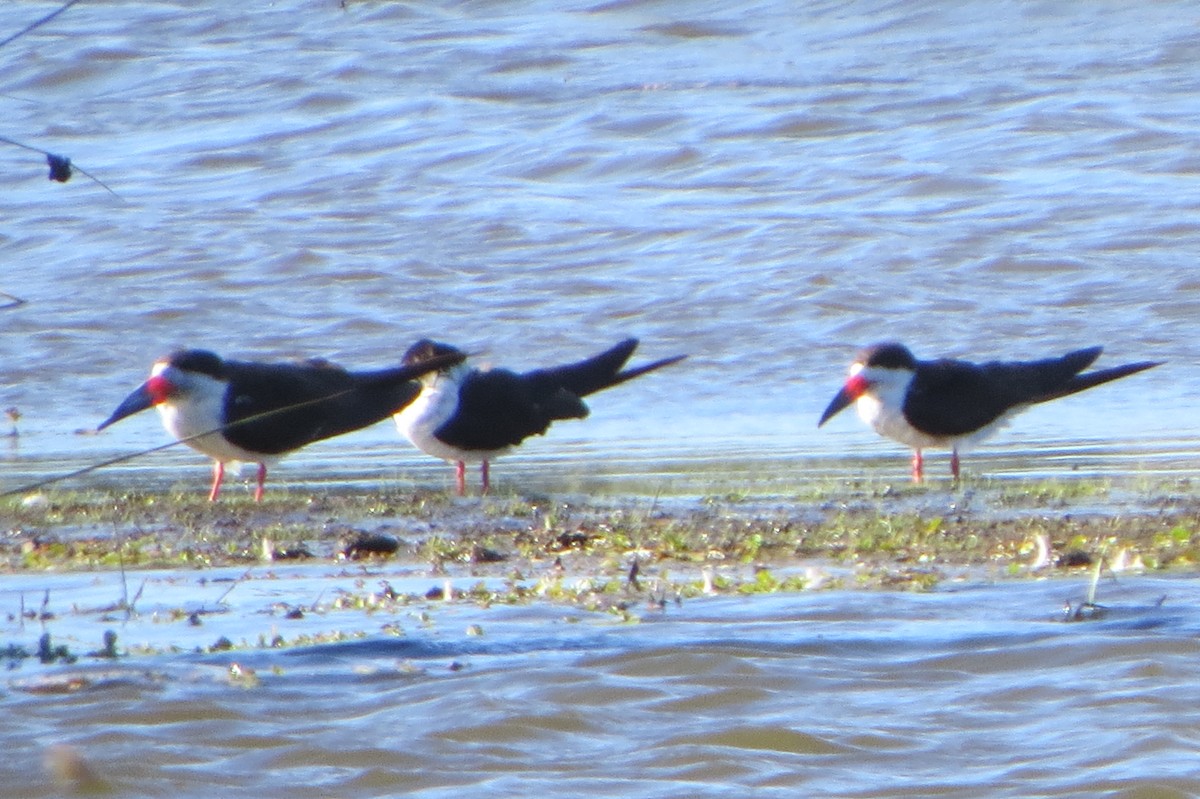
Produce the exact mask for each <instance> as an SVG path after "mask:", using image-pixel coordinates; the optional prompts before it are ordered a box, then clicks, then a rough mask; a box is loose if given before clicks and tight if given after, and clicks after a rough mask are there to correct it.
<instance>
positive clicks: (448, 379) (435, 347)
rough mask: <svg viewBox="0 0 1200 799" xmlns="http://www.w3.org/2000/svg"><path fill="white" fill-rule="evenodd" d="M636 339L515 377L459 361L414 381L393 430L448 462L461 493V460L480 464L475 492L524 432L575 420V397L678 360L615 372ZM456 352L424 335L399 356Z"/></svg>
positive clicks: (581, 412) (579, 403)
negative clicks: (416, 392) (413, 392)
mask: <svg viewBox="0 0 1200 799" xmlns="http://www.w3.org/2000/svg"><path fill="white" fill-rule="evenodd" d="M637 345H638V341H637V339H634V338H631V339H626V340H625V341H622V342H621V343H620V344H617V345H616V346H615V347H613V348H611V349H609V350H606V351H605V352H602V353H600V354H599V355H596V356H594V357H592V358H588V359H587V360H583V361H579V362H578V363H572V364H567V365H566V366H557V367H553V368H549V369H536V370H534V371H532V372H525V373H523V374H518V373H516V372H511V371H509V370H507V369H490V370H486V371H483V370H479V369H475V368H473V367H471V366H469V365H468V364H466V363H459V364H456V365H454V366H450V367H446V368H443V369H441V370H439V371H437V372H430V373H428V374H426V375H425V376H424V377H422V378H421V386H422V387H421V394H420V396H418V397H417V398H416V399H415V400H414V401H413V402H411V403H409V404H408V405H407V406H405V408H404V409H403V410H402V411H400V412H399V413H398V414H396V427H397V428H399V430H400V432H401V433H402V434H403V435H405V436H407V437H408V439H409V441H411V442H412V443H413V444H414V445H415V446H416V447H417V448H418V449H420V450H421V451H422V452H424V453H426V454H427V455H432V456H433V457H435V458H441V459H442V460H446V461H452V462H453V463H454V464H455V484H456V488H457V491H458V493H459V494H460V495H462V494H464V493H466V479H467V478H466V465H467V464H468V463H478V464H480V471H481V474H482V478H483V491H484V493H486V492H487V491H488V489H489V487H490V481H489V476H488V463H489V461H491V460H492V459H493V458H495V457H497V456H499V455H503V454H505V453H507V452H511V451H512V450H513V449H514V448H515V447H516V446H517V445H519V444H520V443H521V442H522V441H524V440H525V439H526V438H528V437H529V436H534V435H541V434H543V433H545V432H546V430H547V429H548V428H549V427H550V424H551V422H554V421H557V420H559V419H583V418H584V417H586V416H587V415H588V407H587V405H585V404H584V402H583V398H584V397H586V396H588V395H589V394H594V393H595V392H597V391H600V390H602V389H606V388H610V387H612V386H615V385H618V384H619V383H624V382H625V381H627V380H632V379H633V378H635V377H640V376H641V375H644V374H646V373H647V372H652V371H654V370H656V369H661V368H662V367H664V366H669V365H671V364H673V363H677V362H679V361H681V360H683V359H684V358H685V357H687V356H685V355H676V356H674V357H672V358H664V359H662V360H660V361H654V362H653V363H648V364H645V365H644V366H638V367H635V368H632V369H623V367H624V366H625V362H626V361H628V360H629V358H630V356H631V355H633V351H634V350H635V349H636V348H637ZM454 353H458V354H460V355H461V352H459V350H457V349H455V348H454V347H451V346H449V345H447V344H439V343H437V342H434V341H430V340H428V339H423V340H421V341H418V342H417V343H416V344H414V345H413V346H412V347H410V348H409V350H408V352H406V353H405V355H404V362H405V363H424V362H427V361H428V360H429V359H430V358H432V357H435V356H447V355H451V354H454Z"/></svg>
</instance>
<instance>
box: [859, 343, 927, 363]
mask: <svg viewBox="0 0 1200 799" xmlns="http://www.w3.org/2000/svg"><path fill="white" fill-rule="evenodd" d="M854 362H855V363H859V364H862V365H863V366H876V367H879V368H880V369H916V368H917V359H916V358H914V357H913V354H912V353H911V352H910V351H909V349H908V347H906V346H904V345H903V344H897V343H896V342H894V341H885V342H882V343H880V344H872V345H871V346H869V347H865V348H864V349H862V350H860V351H859V353H858V355H857V356H855V358H854Z"/></svg>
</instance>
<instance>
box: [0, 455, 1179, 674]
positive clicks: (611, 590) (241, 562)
mask: <svg viewBox="0 0 1200 799" xmlns="http://www.w3.org/2000/svg"><path fill="white" fill-rule="evenodd" d="M0 523H2V528H0V529H3V530H4V531H5V535H4V537H3V539H2V540H0V570H3V571H4V572H5V573H6V574H8V575H10V577H9V581H10V583H11V584H13V585H10V586H8V588H9V590H8V591H7V592H6V602H7V605H8V606H6V607H0V614H6V615H7V618H8V622H9V629H10V634H16V633H13V632H12V631H13V630H19V631H21V634H22V635H25V636H28V635H29V634H31V633H32V632H33V631H34V629H37V630H41V631H43V632H42V633H41V634H43V635H46V634H49V633H48V631H50V630H52V629H53V631H54V633H53V634H54V635H55V639H54V640H55V641H56V642H58V641H59V639H60V638H61V639H62V642H61V643H56V644H55V648H53V649H51V648H50V644H49V643H48V641H47V643H46V645H45V646H43V645H42V644H41V642H38V643H37V645H35V643H34V640H32V639H31V640H26V639H25V638H24V637H22V638H19V639H18V640H16V641H13V642H11V643H9V644H8V649H7V658H8V660H9V662H10V664H11V663H13V662H17V661H19V660H21V659H24V658H27V659H30V660H37V659H39V658H40V660H41V662H43V663H46V662H71V659H73V658H75V657H77V656H83V657H91V658H100V657H108V658H111V657H113V655H114V653H116V652H119V653H120V654H121V655H122V656H125V655H154V654H163V653H170V652H183V651H190V652H200V653H204V652H208V653H222V652H227V651H231V650H232V651H236V650H247V649H250V650H253V649H277V648H281V647H300V646H309V645H315V644H321V643H334V642H339V641H348V640H355V639H357V638H361V637H365V636H370V635H378V634H383V635H403V634H404V625H405V624H406V623H407V624H416V625H426V624H432V623H433V618H434V616H436V615H437V614H443V613H445V612H446V610H447V609H448V608H454V607H465V606H470V607H474V608H480V609H486V608H490V607H493V606H498V605H499V606H516V605H529V606H543V607H550V608H561V609H562V612H563V613H566V614H577V613H578V614H599V617H600V618H607V619H609V620H611V621H612V622H614V623H618V624H622V623H630V622H636V621H638V620H639V618H640V617H641V615H643V614H647V613H653V612H656V611H661V610H664V609H665V608H667V607H668V606H669V605H671V604H673V603H676V602H683V601H689V600H691V599H693V598H697V597H704V596H719V595H722V594H724V595H738V596H752V595H755V594H779V593H781V592H788V591H801V590H807V591H811V590H819V589H831V588H837V589H882V590H917V591H925V590H932V589H936V588H937V587H938V586H940V585H943V584H948V583H954V584H957V583H960V582H969V581H972V580H981V579H987V580H995V579H1016V578H1022V577H1030V576H1036V577H1045V576H1053V575H1064V576H1067V575H1070V576H1073V577H1075V578H1076V579H1077V580H1080V581H1083V580H1086V579H1087V578H1088V575H1090V574H1094V573H1096V571H1097V569H1098V568H1099V567H1103V568H1104V569H1105V570H1106V571H1112V572H1114V573H1116V572H1119V571H1122V570H1133V569H1139V570H1151V569H1158V570H1165V569H1176V570H1182V569H1186V568H1188V567H1190V566H1192V565H1193V564H1194V563H1195V562H1196V561H1197V560H1198V559H1200V503H1198V502H1197V501H1196V500H1195V499H1194V498H1193V496H1192V493H1191V486H1190V484H1189V483H1187V482H1183V481H1159V482H1154V481H1150V480H1146V479H1144V478H1130V479H1129V480H1117V479H1105V480H1067V481H1016V480H1005V481H974V482H966V483H964V484H963V485H960V486H949V485H948V484H943V485H939V484H936V483H935V484H931V485H928V486H912V485H909V484H907V483H905V484H898V485H893V484H889V483H885V482H870V481H854V482H836V481H828V482H826V483H824V484H805V485H802V486H798V487H796V488H795V489H794V490H793V491H792V492H791V493H790V494H788V495H772V496H729V495H723V496H720V497H706V498H699V499H692V498H676V497H657V498H656V497H647V496H625V497H620V498H614V497H599V498H596V497H589V498H579V497H565V496H559V497H554V498H548V497H530V496H522V495H518V494H501V495H497V496H489V497H483V498H479V497H470V498H465V499H464V498H458V497H453V496H450V495H448V494H446V493H444V492H415V493H409V492H402V491H390V492H388V491H385V492H380V493H362V492H354V491H321V492H313V493H299V492H276V493H275V494H273V495H270V494H269V495H268V497H267V498H266V500H265V501H264V502H262V503H254V502H252V501H250V500H249V499H248V498H243V497H238V496H237V495H231V496H230V497H229V498H227V499H224V500H222V501H221V502H217V503H210V502H208V501H207V500H206V499H204V498H202V497H198V496H196V495H194V494H177V493H130V492H123V493H110V492H105V491H88V492H72V493H67V492H62V493H59V492H53V493H45V494H37V495H33V496H31V497H26V498H23V499H21V500H12V501H7V502H5V503H3V504H0ZM87 575H92V578H90V579H93V580H95V581H101V582H103V583H104V592H106V593H101V594H99V595H98V596H99V597H100V599H96V598H94V596H93V595H94V594H95V591H94V590H92V592H91V593H88V591H83V593H82V595H83V596H85V597H88V598H87V599H86V600H81V599H79V598H78V597H79V596H80V595H81V594H78V593H72V589H70V588H69V587H68V586H66V585H65V584H64V580H65V579H66V578H70V577H72V576H87ZM43 582H44V583H45V585H47V586H53V588H51V587H45V588H44V589H43V588H42V587H41V586H42V584H43ZM14 585H15V586H16V587H14ZM29 586H36V587H35V588H30V587H29ZM252 589H253V590H258V591H260V592H263V593H264V595H265V594H269V595H270V596H271V597H272V598H271V599H270V600H269V601H266V602H265V605H264V604H262V601H261V600H255V602H259V603H260V604H257V605H251V606H246V605H239V604H238V603H237V602H236V601H230V600H229V595H230V592H241V593H244V592H247V591H251V590H252ZM43 590H44V592H45V593H44V596H43V594H42V593H41V591H43ZM74 590H76V591H78V586H76V589H74ZM280 597H281V598H280ZM234 599H236V596H235V597H234ZM264 616H265V617H266V621H265V622H264V621H263V617H264ZM230 617H237V618H230ZM406 620H407V621H406ZM263 624H266V625H267V626H266V627H263V626H262V625H263ZM56 625H59V626H56ZM113 625H125V626H121V630H122V632H121V641H120V643H119V644H115V645H114V644H112V643H111V642H110V643H109V644H108V645H107V646H103V645H102V639H103V638H104V637H105V636H107V635H108V632H109V628H110V626H113ZM129 625H131V626H129ZM139 625H140V626H139ZM147 625H149V627H156V628H158V629H155V630H152V631H151V632H150V633H145V630H147V629H148V627H147ZM250 629H256V630H257V632H253V633H249V632H244V631H245V630H250ZM138 630H141V631H142V632H141V633H139V632H138ZM481 631H482V630H481ZM137 635H145V636H147V637H145V638H144V640H139V639H138V638H137V637H136V636H137ZM127 639H128V640H127ZM47 652H51V653H53V654H54V657H53V658H50V660H49V661H48V660H47V659H46V657H44V655H45V654H46V653H47ZM3 653H4V652H3V650H0V654H3ZM97 653H100V654H97ZM35 654H36V655H37V657H35Z"/></svg>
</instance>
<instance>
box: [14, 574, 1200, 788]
mask: <svg viewBox="0 0 1200 799" xmlns="http://www.w3.org/2000/svg"><path fill="white" fill-rule="evenodd" d="M240 576H241V575H240V573H234V572H228V573H210V574H208V575H206V578H207V580H208V582H207V584H206V585H200V584H198V582H197V581H196V578H195V575H186V576H184V575H178V574H174V575H165V574H149V575H146V578H147V584H146V585H145V586H143V588H144V592H143V595H142V598H141V600H139V604H141V605H143V607H142V609H141V614H142V615H141V617H140V618H138V619H136V620H131V621H122V620H120V619H113V618H109V619H107V620H102V619H101V618H100V616H99V614H93V616H92V618H91V619H90V621H89V622H87V623H84V622H83V621H82V620H81V618H80V617H79V616H76V617H75V619H74V621H68V622H66V624H68V625H69V628H73V629H74V630H75V632H77V633H78V632H84V630H86V631H87V632H86V634H88V635H95V636H96V637H97V639H98V638H99V631H100V630H102V629H106V628H111V629H114V630H119V631H120V635H121V636H122V640H123V641H125V642H127V643H130V644H132V643H133V642H135V641H139V640H140V641H142V642H143V643H145V644H149V645H153V646H158V647H161V646H164V645H168V642H173V643H174V645H176V646H178V647H179V648H180V649H181V650H183V651H181V652H178V653H176V654H167V655H155V656H150V655H143V656H139V657H132V658H127V659H124V660H122V661H119V662H117V663H115V664H113V665H111V666H109V665H104V664H97V663H95V662H93V663H92V664H90V665H88V666H86V667H80V666H74V667H66V666H58V667H53V668H42V667H30V666H26V667H23V668H22V669H20V670H18V671H17V672H15V673H13V674H11V675H10V678H9V681H8V685H7V687H6V688H5V691H4V695H3V698H2V699H0V707H2V708H3V711H4V716H5V718H6V722H5V725H4V731H5V732H4V735H3V737H4V743H5V747H6V750H7V755H6V757H5V758H4V763H3V765H0V774H2V775H3V778H4V786H5V787H4V794H5V795H7V796H26V797H35V796H57V795H61V794H60V793H59V792H60V791H62V790H64V789H67V790H71V789H78V788H79V787H81V786H80V784H79V778H78V774H79V767H78V766H77V767H76V770H75V771H72V772H69V774H68V775H67V776H66V777H64V776H63V775H62V774H60V773H58V772H57V771H55V770H54V769H52V770H50V771H49V772H47V771H45V770H44V769H43V767H42V765H41V764H42V761H43V759H44V758H45V757H46V756H47V754H48V753H49V755H50V760H51V762H52V763H56V764H58V766H57V767H58V768H61V761H62V760H64V759H65V758H66V756H65V755H64V754H63V752H62V747H69V749H68V751H69V752H70V753H71V754H72V755H73V756H74V757H75V758H79V759H82V761H84V762H85V763H86V764H87V767H88V769H89V772H88V773H89V774H90V777H89V778H88V780H86V781H85V784H84V787H88V786H90V787H95V785H96V784H99V785H102V786H104V787H106V788H108V789H110V790H111V791H112V792H113V793H114V794H115V795H129V796H211V795H212V794H213V793H214V792H217V793H221V794H222V795H228V796H253V795H262V794H264V793H265V794H268V795H274V794H278V793H280V792H282V791H286V792H287V793H288V794H289V795H297V796H313V797H318V796H347V797H352V796H353V797H357V796H362V797H366V796H395V795H412V796H430V797H434V796H439V797H440V796H451V795H463V794H464V793H465V794H468V795H474V794H478V793H483V792H487V793H489V794H492V795H499V796H528V795H530V793H539V792H556V793H559V794H562V795H570V796H613V795H620V796H630V797H666V796H735V795H746V794H748V793H751V792H752V793H754V794H755V795H759V794H761V795H768V796H775V795H778V796H785V795H786V796H794V795H796V793H797V791H799V792H801V793H803V794H805V795H821V796H864V797H865V796H929V795H933V794H936V795H941V796H954V797H971V796H981V795H986V796H1014V797H1016V796H1021V797H1028V796H1099V795H1111V796H1128V797H1133V796H1147V797H1148V796H1154V797H1172V796H1194V795H1197V793H1200V773H1198V771H1197V768H1198V766H1200V759H1198V758H1197V755H1196V748H1197V729H1198V728H1200V716H1198V713H1200V711H1197V710H1196V708H1197V707H1198V706H1200V695H1198V694H1197V690H1198V689H1197V688H1196V683H1197V680H1196V660H1197V656H1198V655H1200V644H1198V643H1197V632H1198V631H1200V613H1198V612H1197V608H1198V607H1200V592H1198V591H1197V589H1196V587H1195V585H1193V584H1192V581H1190V580H1168V579H1157V580H1155V579H1137V578H1134V579H1129V580H1123V581H1122V582H1120V583H1115V584H1114V583H1110V582H1106V583H1103V584H1102V585H1101V588H1100V594H1101V598H1102V599H1106V600H1107V601H1108V603H1109V611H1108V614H1107V615H1106V616H1105V617H1103V618H1100V619H1097V620H1093V621H1088V622H1077V623H1067V622H1065V621H1063V613H1062V608H1063V607H1064V605H1066V604H1072V605H1077V604H1078V603H1079V602H1080V601H1082V600H1083V598H1084V590H1085V588H1084V585H1083V583H1084V582H1085V581H1084V580H1080V581H1079V582H1074V581H1049V582H1018V583H1008V584H987V583H981V582H979V581H964V582H963V583H960V584H956V585H954V584H952V585H953V587H951V588H948V589H946V590H942V591H939V592H937V593H934V594H881V593H853V592H852V593H841V592H812V593H805V594H791V595H777V596H770V597H764V596H758V597H753V598H748V599H741V598H712V599H696V600H686V601H684V602H682V603H681V604H676V603H674V602H668V603H667V605H666V607H665V609H662V610H656V609H647V608H645V607H642V608H640V609H638V610H637V611H636V612H635V613H633V614H632V618H633V619H634V621H632V622H631V621H626V620H622V619H618V618H617V617H615V616H614V615H613V614H609V613H589V612H586V611H580V610H575V609H562V608H554V607H550V606H539V605H535V606H532V607H529V606H524V607H505V606H494V607H492V608H490V609H481V608H479V607H478V606H476V605H475V604H474V603H471V602H464V601H461V600H457V599H451V600H450V601H449V602H446V601H440V600H438V601H428V602H419V603H416V604H412V605H408V606H405V607H401V608H394V607H393V608H388V609H386V610H383V609H380V610H378V611H376V612H375V613H374V614H373V615H367V614H366V613H365V612H364V611H363V610H346V609H344V610H340V611H339V610H332V609H328V608H330V607H331V606H332V603H331V602H330V601H329V600H330V599H331V598H332V597H333V596H334V595H336V593H337V592H338V591H339V590H340V591H343V592H345V593H346V594H358V595H362V594H363V593H371V592H374V593H375V594H376V595H377V596H378V595H379V588H378V581H379V580H380V579H385V578H386V579H388V581H389V583H390V584H391V585H392V586H393V588H395V589H396V590H404V589H405V588H407V587H410V581H411V582H412V584H414V585H421V586H429V585H434V586H438V587H444V586H445V583H444V582H443V580H441V579H434V578H431V577H427V578H415V577H412V576H411V575H409V576H406V575H404V574H402V573H386V572H385V573H383V574H375V575H372V576H371V577H370V578H369V579H368V580H367V582H368V583H369V584H370V586H369V587H368V588H367V589H365V591H364V588H363V585H362V577H361V576H358V577H357V578H356V577H355V576H343V577H337V576H323V577H320V578H317V577H314V576H313V575H312V573H311V572H309V573H307V574H303V575H302V574H300V573H298V572H291V573H289V571H288V570H287V569H283V570H281V571H280V572H279V573H278V574H276V575H275V576H274V578H273V579H261V580H249V581H244V582H242V583H239V584H237V585H236V587H235V588H234V589H233V590H229V589H230V583H229V582H227V580H228V579H233V578H236V577H240ZM222 578H225V579H222ZM40 579H41V580H42V581H43V582H44V578H40ZM88 580H89V581H90V580H91V578H88ZM65 582H66V581H65V580H64V581H62V583H63V584H61V585H60V586H59V587H61V588H64V589H65V588H66V587H67V586H66V585H65ZM97 582H99V583H105V585H103V586H101V585H96V586H94V587H92V588H91V590H90V591H89V590H87V589H86V588H83V587H82V586H80V585H79V583H80V581H75V583H76V587H77V588H80V591H79V593H78V596H79V597H80V598H84V597H87V598H89V599H92V600H93V601H95V600H98V599H99V598H100V597H99V596H97V595H106V596H107V597H108V598H109V599H111V598H113V597H114V596H115V594H114V591H115V590H116V587H117V585H118V582H117V581H115V580H114V579H112V578H101V579H99V580H98V581H97ZM455 582H458V583H459V584H460V585H463V584H464V583H463V582H462V581H461V580H456V579H455V578H453V577H452V578H450V580H449V583H450V586H451V588H452V589H453V585H454V583H455ZM322 594H323V595H324V598H321V596H322ZM184 596H187V597H190V601H191V603H192V604H191V609H192V612H194V613H198V614H200V619H201V621H200V625H199V626H194V625H192V624H190V623H189V622H188V620H187V619H186V618H175V619H171V618H170V617H169V615H167V614H163V615H157V614H156V611H158V610H161V608H160V607H158V606H157V603H158V602H164V601H165V602H166V603H168V604H169V603H171V602H172V601H174V600H177V599H179V598H180V597H184ZM452 596H453V595H452ZM222 597H223V599H221V602H220V604H218V599H220V598H222ZM1164 597H1165V599H1164ZM10 599H11V594H7V595H6V600H10ZM301 606H303V609H304V610H305V611H307V612H305V613H304V614H302V617H301V618H294V619H288V618H287V615H288V612H289V611H292V610H294V609H296V608H298V607H301ZM318 606H320V607H324V608H326V610H322V611H317V610H316V608H317V607H318ZM206 609H207V611H211V612H206ZM217 611H220V612H217ZM293 615H294V614H293ZM639 622H640V623H639ZM56 625H57V626H58V629H63V622H51V623H50V625H49V626H50V629H55V626H56ZM339 627H341V628H343V629H345V630H349V629H351V628H354V629H360V630H362V631H365V632H368V633H369V635H367V636H366V637H364V638H357V639H355V638H352V639H351V640H346V641H341V642H332V643H318V644H314V645H311V646H302V647H298V648H291V649H286V650H281V651H272V650H270V649H256V650H252V651H249V652H247V651H240V652H231V653H222V654H205V655H199V654H189V653H188V650H189V648H190V645H191V644H192V643H195V642H199V641H201V640H204V641H205V644H204V645H205V646H207V645H208V644H210V643H211V642H212V641H215V640H217V639H218V638H219V637H220V636H222V635H226V636H231V637H232V639H233V640H234V641H235V642H239V643H240V642H241V640H242V638H243V637H244V638H247V639H250V640H251V641H253V640H254V639H255V638H256V637H259V636H264V637H266V638H268V639H269V638H270V637H271V636H274V635H280V636H283V637H286V638H288V639H289V640H291V639H292V638H293V637H295V636H299V635H302V634H308V635H312V636H314V638H315V637H317V636H320V635H325V636H329V635H330V633H331V632H332V631H334V630H336V629H338V628H339ZM209 639H211V640H209ZM61 640H64V641H65V640H68V638H65V637H64V638H62V639H61ZM56 774H57V776H55V775H56ZM72 780H75V781H74V782H72Z"/></svg>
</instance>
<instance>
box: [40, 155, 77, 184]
mask: <svg viewBox="0 0 1200 799" xmlns="http://www.w3.org/2000/svg"><path fill="white" fill-rule="evenodd" d="M46 163H47V164H49V165H50V179H51V180H56V181H58V182H59V183H66V182H67V181H68V180H70V179H71V174H72V172H71V159H70V158H67V157H66V156H65V155H55V154H54V153H46Z"/></svg>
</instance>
